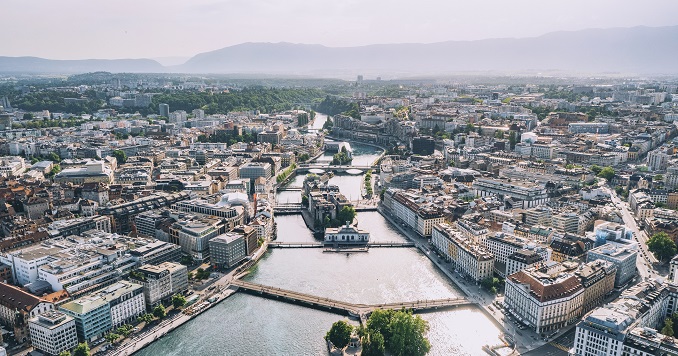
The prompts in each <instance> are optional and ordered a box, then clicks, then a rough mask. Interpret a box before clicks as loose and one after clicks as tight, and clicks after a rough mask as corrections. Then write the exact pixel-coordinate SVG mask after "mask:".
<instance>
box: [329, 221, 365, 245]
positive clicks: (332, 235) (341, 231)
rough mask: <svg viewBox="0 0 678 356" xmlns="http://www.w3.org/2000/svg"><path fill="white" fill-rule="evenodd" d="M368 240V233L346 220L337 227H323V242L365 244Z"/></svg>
mask: <svg viewBox="0 0 678 356" xmlns="http://www.w3.org/2000/svg"><path fill="white" fill-rule="evenodd" d="M369 241H370V233H369V231H367V230H362V229H359V228H358V227H357V226H354V225H351V224H350V223H349V222H346V224H345V225H342V226H341V227H337V228H327V229H325V244H335V245H352V244H356V245H365V244H367V243H368V242H369Z"/></svg>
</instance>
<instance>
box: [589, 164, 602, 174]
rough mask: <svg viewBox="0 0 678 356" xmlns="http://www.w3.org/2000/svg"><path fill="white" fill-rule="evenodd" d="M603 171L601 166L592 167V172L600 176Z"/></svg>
mask: <svg viewBox="0 0 678 356" xmlns="http://www.w3.org/2000/svg"><path fill="white" fill-rule="evenodd" d="M602 170H603V167H601V166H598V165H595V164H594V165H592V166H591V172H593V173H595V174H600V171H602Z"/></svg>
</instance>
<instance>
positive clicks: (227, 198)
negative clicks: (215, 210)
mask: <svg viewBox="0 0 678 356" xmlns="http://www.w3.org/2000/svg"><path fill="white" fill-rule="evenodd" d="M247 204H249V200H248V199H247V194H245V193H240V192H231V193H226V194H224V195H222V196H221V200H220V201H219V202H218V203H217V206H227V205H247Z"/></svg>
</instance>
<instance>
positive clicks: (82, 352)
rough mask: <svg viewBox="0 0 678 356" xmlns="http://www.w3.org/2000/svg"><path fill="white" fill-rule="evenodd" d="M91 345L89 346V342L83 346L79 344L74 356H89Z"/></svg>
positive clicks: (74, 350)
mask: <svg viewBox="0 0 678 356" xmlns="http://www.w3.org/2000/svg"><path fill="white" fill-rule="evenodd" d="M89 355H90V354H89V345H87V342H83V343H82V344H78V346H76V347H75V348H74V349H73V356H89Z"/></svg>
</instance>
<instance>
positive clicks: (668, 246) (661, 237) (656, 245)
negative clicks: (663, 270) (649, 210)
mask: <svg viewBox="0 0 678 356" xmlns="http://www.w3.org/2000/svg"><path fill="white" fill-rule="evenodd" d="M647 248H648V249H649V250H650V252H652V253H653V254H654V255H655V257H657V259H658V260H659V261H660V262H661V261H663V260H665V259H670V258H672V257H673V256H675V255H676V243H675V242H674V241H673V240H672V239H671V238H670V237H669V235H667V234H666V233H664V232H658V233H656V234H654V235H652V237H650V239H649V240H647Z"/></svg>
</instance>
